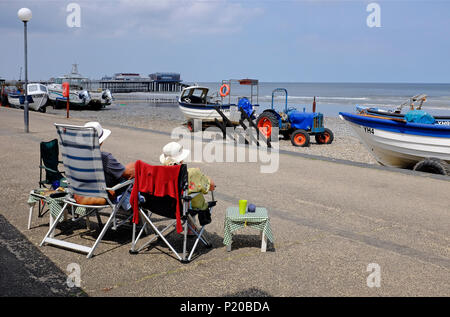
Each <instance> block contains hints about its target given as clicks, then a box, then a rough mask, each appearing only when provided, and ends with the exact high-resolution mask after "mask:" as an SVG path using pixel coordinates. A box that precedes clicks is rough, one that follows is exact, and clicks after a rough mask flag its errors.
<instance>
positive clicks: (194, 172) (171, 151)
mask: <svg viewBox="0 0 450 317" xmlns="http://www.w3.org/2000/svg"><path fill="white" fill-rule="evenodd" d="M189 154H190V151H189V150H187V149H184V148H183V146H182V145H181V144H179V143H177V142H170V143H168V144H166V145H165V146H164V147H163V153H162V154H161V155H160V156H159V161H160V162H161V164H163V165H178V164H183V162H184V160H185V159H186V158H187V157H188V156H189ZM188 178H189V180H188V182H189V193H200V194H199V195H197V196H195V197H194V198H193V199H192V200H191V207H192V208H193V209H198V210H206V209H208V203H207V202H206V201H205V197H203V194H207V193H208V192H209V191H213V190H214V189H215V187H216V186H215V184H214V182H213V180H212V179H211V178H209V177H208V176H206V175H205V174H203V173H202V171H201V170H200V169H199V168H188Z"/></svg>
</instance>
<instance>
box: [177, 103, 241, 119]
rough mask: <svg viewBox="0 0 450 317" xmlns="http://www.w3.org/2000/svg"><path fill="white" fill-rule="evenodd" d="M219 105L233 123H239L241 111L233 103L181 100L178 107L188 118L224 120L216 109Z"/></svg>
mask: <svg viewBox="0 0 450 317" xmlns="http://www.w3.org/2000/svg"><path fill="white" fill-rule="evenodd" d="M214 106H219V108H220V110H221V111H222V113H223V114H224V115H225V116H226V117H227V118H228V119H229V120H230V121H231V122H233V123H238V122H239V118H240V113H239V111H238V110H237V107H236V106H233V105H212V104H206V105H202V104H188V103H184V102H179V103H178V107H179V109H180V110H181V112H182V113H183V114H184V116H185V117H186V118H187V119H198V120H202V121H203V122H214V121H215V119H217V120H219V121H222V117H221V116H220V114H219V113H218V112H217V111H216V110H215V109H214Z"/></svg>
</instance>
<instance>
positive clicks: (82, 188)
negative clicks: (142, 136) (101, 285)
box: [40, 124, 134, 258]
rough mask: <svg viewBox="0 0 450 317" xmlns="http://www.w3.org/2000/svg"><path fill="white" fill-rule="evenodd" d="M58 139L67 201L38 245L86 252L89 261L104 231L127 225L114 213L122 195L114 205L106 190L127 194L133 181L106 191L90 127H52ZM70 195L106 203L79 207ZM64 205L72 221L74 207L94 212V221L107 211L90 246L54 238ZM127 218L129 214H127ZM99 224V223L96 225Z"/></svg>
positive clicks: (58, 125)
mask: <svg viewBox="0 0 450 317" xmlns="http://www.w3.org/2000/svg"><path fill="white" fill-rule="evenodd" d="M55 126H56V130H57V132H58V136H59V140H60V148H61V153H62V157H63V163H64V168H65V170H66V178H67V183H68V189H69V193H70V196H69V197H70V198H66V199H64V205H63V207H62V209H61V211H60V213H59V214H58V216H57V217H56V218H55V219H54V221H51V223H50V229H49V231H48V232H47V234H46V236H45V238H44V239H43V240H42V242H41V244H40V245H41V246H42V245H43V244H44V243H47V244H52V245H56V246H60V247H63V248H67V249H72V250H76V251H79V252H83V253H87V258H90V257H91V256H92V255H93V253H94V250H95V249H96V247H97V246H98V244H99V243H100V241H101V240H102V238H103V236H104V235H105V233H106V231H107V230H108V229H109V228H110V227H111V226H112V228H113V229H116V228H117V227H118V226H120V225H121V224H124V223H126V222H127V220H128V219H125V220H123V221H121V222H120V223H118V220H119V219H117V211H118V210H119V207H120V205H121V204H122V202H123V200H124V199H125V197H126V195H122V198H121V199H120V200H119V202H117V204H114V203H113V202H111V200H110V199H109V197H108V192H107V191H108V190H112V191H117V190H118V189H121V188H126V190H127V191H131V187H132V186H133V183H134V180H128V181H126V182H123V183H121V184H118V185H116V186H114V187H112V188H107V187H106V183H105V174H104V171H103V163H102V156H101V152H100V145H99V142H98V135H97V131H96V130H95V129H94V128H92V127H84V126H73V125H62V124H55ZM73 194H77V195H80V196H85V197H101V198H104V199H105V200H106V204H105V205H81V204H77V203H76V202H75V200H74V199H73V198H72V197H71V196H73ZM68 206H71V207H72V220H75V215H74V213H73V209H74V207H83V208H86V209H87V210H90V211H91V212H90V213H88V215H90V214H91V213H93V212H94V213H96V215H97V219H98V220H99V222H101V219H100V216H99V212H100V211H101V210H103V209H105V208H111V210H112V211H111V213H108V214H107V215H109V218H108V221H107V222H106V224H105V225H104V227H103V229H102V231H101V233H100V235H99V236H98V238H97V240H96V241H95V243H94V245H93V246H92V247H87V246H83V245H80V244H75V243H71V242H68V241H65V240H60V239H56V238H54V230H55V228H56V225H57V224H58V222H59V221H60V219H61V217H62V216H63V215H64V213H65V211H66V209H67V207H68ZM130 218H131V215H130ZM100 224H101V223H99V225H100Z"/></svg>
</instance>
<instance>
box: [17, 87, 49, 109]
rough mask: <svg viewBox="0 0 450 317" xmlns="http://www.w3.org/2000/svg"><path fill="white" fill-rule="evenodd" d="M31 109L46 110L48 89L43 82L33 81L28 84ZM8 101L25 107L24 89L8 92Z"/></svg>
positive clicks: (19, 106) (18, 106)
mask: <svg viewBox="0 0 450 317" xmlns="http://www.w3.org/2000/svg"><path fill="white" fill-rule="evenodd" d="M27 94H28V107H29V109H32V110H35V111H40V112H45V110H46V109H45V107H46V105H47V100H48V90H47V87H45V86H44V85H42V84H39V83H31V84H28V86H27ZM8 103H9V104H10V105H12V106H15V107H17V108H24V106H25V95H24V93H23V91H18V92H15V93H9V94H8Z"/></svg>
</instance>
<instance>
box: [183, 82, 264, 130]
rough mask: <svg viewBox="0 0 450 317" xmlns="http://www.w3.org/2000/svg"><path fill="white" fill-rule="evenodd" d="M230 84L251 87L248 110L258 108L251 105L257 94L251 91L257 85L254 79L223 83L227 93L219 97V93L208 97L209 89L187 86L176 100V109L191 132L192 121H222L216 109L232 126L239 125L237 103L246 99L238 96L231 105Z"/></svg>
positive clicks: (239, 116)
mask: <svg viewBox="0 0 450 317" xmlns="http://www.w3.org/2000/svg"><path fill="white" fill-rule="evenodd" d="M232 83H239V84H240V85H249V86H251V93H250V95H249V99H250V100H249V101H250V107H251V109H250V110H252V109H253V107H256V106H258V104H252V102H253V97H255V96H256V98H257V94H256V95H255V94H254V91H253V87H254V86H257V85H258V81H257V80H255V79H241V80H227V81H223V85H222V87H224V86H227V90H226V91H227V93H226V94H223V93H222V94H221V95H220V96H219V93H215V94H214V95H208V93H209V88H207V87H203V86H199V85H193V86H189V87H186V88H184V89H183V90H182V91H181V94H180V97H179V98H178V107H179V109H180V110H181V112H182V113H183V114H184V116H185V117H186V119H187V120H188V122H187V124H188V129H190V130H191V131H192V128H193V126H192V125H193V120H201V121H202V123H206V124H208V123H212V122H215V120H218V121H223V118H222V116H221V115H220V114H219V112H218V111H217V110H216V109H219V110H220V112H221V113H222V114H223V115H224V116H225V117H226V118H227V119H228V120H229V121H231V122H232V123H233V124H239V120H240V119H241V112H240V111H239V102H240V101H241V99H243V98H246V97H242V96H238V97H237V99H236V101H237V102H236V103H235V104H234V103H232V102H231V94H230V90H231V88H230V87H231V84H232ZM222 87H221V89H222ZM256 91H257V90H256ZM227 96H228V97H227ZM224 100H228V102H227V103H224ZM256 100H257V99H256Z"/></svg>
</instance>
